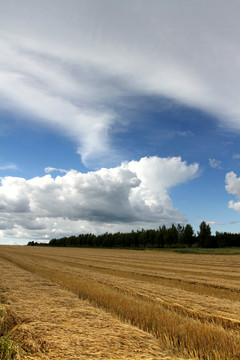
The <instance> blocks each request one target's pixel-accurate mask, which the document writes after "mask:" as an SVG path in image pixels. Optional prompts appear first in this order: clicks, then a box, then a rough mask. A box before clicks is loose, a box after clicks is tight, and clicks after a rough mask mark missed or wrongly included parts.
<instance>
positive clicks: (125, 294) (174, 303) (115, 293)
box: [0, 247, 240, 360]
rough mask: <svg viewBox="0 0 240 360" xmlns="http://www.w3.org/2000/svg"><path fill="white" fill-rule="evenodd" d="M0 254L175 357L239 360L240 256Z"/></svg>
mask: <svg viewBox="0 0 240 360" xmlns="http://www.w3.org/2000/svg"><path fill="white" fill-rule="evenodd" d="M0 258H2V259H3V261H4V259H5V261H7V263H8V264H9V262H10V263H11V264H16V265H18V266H19V267H21V268H22V269H24V270H27V272H28V273H29V274H35V275H38V276H41V277H42V278H45V279H47V280H48V281H49V280H50V281H51V282H52V283H53V284H58V285H60V286H61V287H62V288H65V289H67V290H69V291H70V292H71V293H74V294H76V295H77V296H78V298H80V299H81V300H88V301H89V302H90V303H91V304H92V308H93V309H98V311H99V310H101V311H103V312H104V313H105V312H107V313H108V314H110V315H111V319H112V321H113V322H114V321H116V319H117V318H118V319H120V321H121V323H122V324H124V325H126V324H128V325H129V326H130V324H131V325H133V326H134V329H136V328H138V329H140V330H141V331H143V332H144V333H146V334H149V335H151V336H153V338H154V339H157V342H158V344H159V345H158V346H159V351H160V350H161V351H163V350H164V351H166V352H167V353H168V356H170V358H172V359H176V358H177V356H182V357H186V358H194V359H209V360H210V359H240V334H239V329H240V281H239V279H240V256H237V255H236V256H231V255H226V256H225V255H224V256H223V255H189V254H187V255H184V254H173V253H167V252H157V251H126V250H105V249H73V248H40V247H1V248H0ZM50 288H51V287H49V289H50ZM110 315H109V316H110ZM112 326H113V324H112ZM98 345H99V344H98ZM95 346H97V344H95ZM40 350H41V349H40ZM161 351H160V352H161ZM129 354H130V353H129ZM129 354H127V353H126V354H124V355H123V357H122V358H129V359H130V358H134V357H133V354H132V355H131V354H130V355H129ZM131 356H132V357H131ZM138 356H140V354H138ZM142 356H144V354H143V355H142ZM151 356H152V355H150V354H149V359H150V358H152V357H151ZM153 356H154V355H153ZM161 356H162V355H161ZM163 356H166V354H164V355H163ZM96 358H97V357H96ZM139 358H140V357H139ZM142 358H144V357H142ZM147 358H148V357H147ZM156 358H157V359H160V358H161V357H159V355H157V357H156ZM162 358H163V357H162ZM164 358H165V357H164ZM86 359H87V358H86Z"/></svg>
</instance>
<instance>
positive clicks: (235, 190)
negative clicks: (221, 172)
mask: <svg viewBox="0 0 240 360" xmlns="http://www.w3.org/2000/svg"><path fill="white" fill-rule="evenodd" d="M225 188H226V190H227V192H228V193H229V194H233V195H236V197H237V198H238V201H236V202H234V201H233V200H230V201H229V203H228V207H229V208H230V209H233V210H236V211H237V212H239V213H240V178H237V175H236V174H235V173H234V172H233V171H231V172H229V173H227V174H226V186H225Z"/></svg>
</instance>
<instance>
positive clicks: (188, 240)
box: [182, 224, 195, 246]
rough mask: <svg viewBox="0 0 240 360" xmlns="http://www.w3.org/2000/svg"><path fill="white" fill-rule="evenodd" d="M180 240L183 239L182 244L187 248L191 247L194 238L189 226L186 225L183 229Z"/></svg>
mask: <svg viewBox="0 0 240 360" xmlns="http://www.w3.org/2000/svg"><path fill="white" fill-rule="evenodd" d="M182 239H183V240H182V241H183V243H184V244H186V245H187V246H192V245H193V244H194V242H195V236H194V231H193V228H192V226H191V225H190V224H187V225H186V226H185V227H184V230H183V235H182Z"/></svg>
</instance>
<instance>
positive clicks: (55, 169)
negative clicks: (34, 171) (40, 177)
mask: <svg viewBox="0 0 240 360" xmlns="http://www.w3.org/2000/svg"><path fill="white" fill-rule="evenodd" d="M44 171H45V173H47V174H49V173H51V172H54V171H59V172H60V173H62V174H64V173H65V174H66V173H67V172H68V171H67V170H65V169H58V168H54V167H51V166H48V167H46V168H45V169H44Z"/></svg>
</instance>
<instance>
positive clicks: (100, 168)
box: [0, 0, 240, 245]
mask: <svg viewBox="0 0 240 360" xmlns="http://www.w3.org/2000/svg"><path fill="white" fill-rule="evenodd" d="M239 12H240V2H239V1H238V0H236V1H235V0H229V1H225V0H181V1H179V0H131V1H129V0H121V1H117V0H51V1H49V0H41V1H39V0H21V1H19V0H8V1H5V0H0V54H1V55H0V180H1V182H0V244H20V245H23V244H26V243H27V242H28V241H30V240H31V241H32V240H34V241H42V242H45V241H46V242H47V241H49V240H51V239H52V238H60V237H63V236H70V235H77V234H79V233H89V232H91V233H95V234H100V233H105V232H117V231H122V232H127V231H131V230H132V229H134V230H137V229H142V228H144V229H149V228H151V229H152V228H155V229H156V228H158V227H159V226H162V225H163V224H165V225H166V226H171V224H172V223H174V224H177V223H180V224H183V225H184V224H186V223H190V224H191V225H192V226H193V228H194V230H195V232H197V230H198V229H199V224H200V223H201V221H203V220H204V221H206V222H207V223H209V224H210V226H211V229H212V233H213V234H214V233H215V231H219V232H224V231H227V232H240V141H239V140H240V42H239V34H240V22H239Z"/></svg>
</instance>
